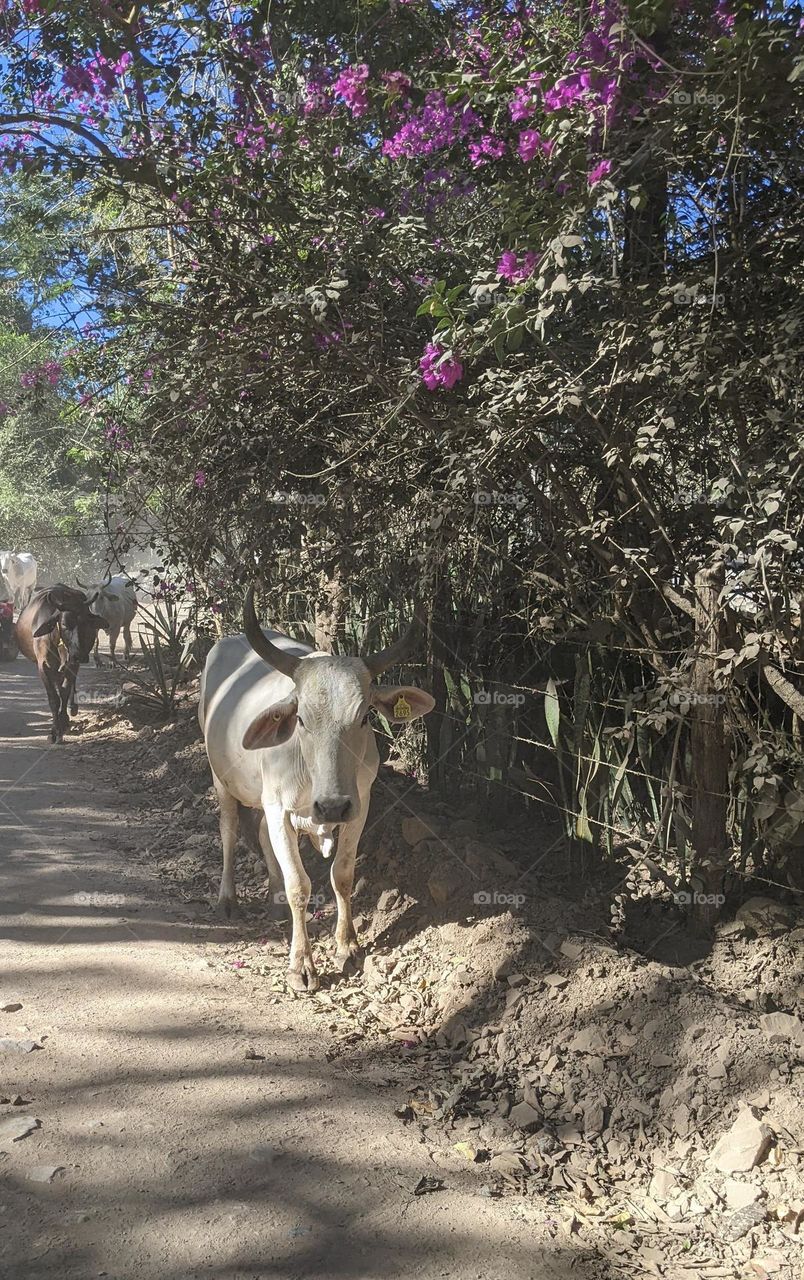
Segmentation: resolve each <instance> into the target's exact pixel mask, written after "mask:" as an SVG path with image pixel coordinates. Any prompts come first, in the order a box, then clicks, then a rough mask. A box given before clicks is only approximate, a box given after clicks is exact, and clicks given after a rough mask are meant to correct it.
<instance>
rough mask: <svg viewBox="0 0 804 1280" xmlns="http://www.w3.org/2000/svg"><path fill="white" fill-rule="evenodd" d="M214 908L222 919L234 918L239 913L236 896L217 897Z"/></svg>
mask: <svg viewBox="0 0 804 1280" xmlns="http://www.w3.org/2000/svg"><path fill="white" fill-rule="evenodd" d="M215 910H216V912H217V914H218V915H219V916H220V917H221V919H222V920H236V919H237V917H238V916H239V915H240V908H239V906H238V905H237V898H218V905H217V906H216V908H215Z"/></svg>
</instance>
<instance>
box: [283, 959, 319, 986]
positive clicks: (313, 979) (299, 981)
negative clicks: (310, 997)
mask: <svg viewBox="0 0 804 1280" xmlns="http://www.w3.org/2000/svg"><path fill="white" fill-rule="evenodd" d="M288 986H289V987H290V989H291V991H317V990H318V974H317V973H316V971H315V965H314V964H313V962H312V960H306V961H305V962H304V967H303V969H301V970H300V971H299V970H297V969H288Z"/></svg>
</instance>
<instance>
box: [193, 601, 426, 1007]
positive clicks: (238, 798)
mask: <svg viewBox="0 0 804 1280" xmlns="http://www.w3.org/2000/svg"><path fill="white" fill-rule="evenodd" d="M244 622H245V635H239V636H230V637H228V638H226V639H224V640H220V641H218V643H217V644H216V645H215V646H214V648H213V649H212V650H211V651H210V653H209V654H208V656H207V660H206V664H205V666H204V673H203V676H202V679H201V691H200V701H199V708H198V719H199V723H200V725H201V729H202V731H203V734H204V741H205V744H206V749H207V755H208V757H209V763H210V767H211V769H212V779H213V782H214V784H215V790H216V792H217V794H218V801H219V803H220V831H221V842H222V844H223V874H222V876H221V886H220V894H219V898H218V903H219V907H220V909H221V910H222V911H223V912H224V914H225V915H227V916H228V915H230V914H231V913H232V911H233V910H234V909H235V908H236V904H237V897H236V891H235V880H234V850H235V844H236V842H237V831H238V804H241V805H244V806H245V807H247V808H251V809H262V811H263V815H264V819H263V820H262V821H261V822H260V829H259V838H260V844H261V846H262V850H263V853H264V854H265V860H266V862H267V864H268V871H269V875H270V874H271V873H272V872H275V870H276V863H277V862H278V864H279V868H280V869H281V872H282V877H283V880H284V891H285V896H286V900H287V902H288V905H289V906H290V910H291V915H292V917H293V936H292V939H291V944H290V964H289V972H288V984H289V985H290V986H291V987H292V988H293V990H295V991H304V990H308V991H314V990H315V989H316V987H317V986H318V975H317V973H316V969H315V965H314V963H313V954H312V950H311V948H310V940H309V938H308V936H307V924H306V910H307V904H308V902H309V900H310V877H309V876H308V875H307V872H306V871H305V870H304V867H303V866H302V862H301V859H300V857H299V842H298V832H300V831H302V832H306V833H307V834H309V835H310V836H311V838H312V839H313V842H314V843H315V844H316V845H317V846H318V847H319V849H320V850H321V852H323V853H324V855H325V856H328V854H329V852H330V851H331V849H332V846H333V843H334V836H335V830H336V828H338V829H339V834H338V847H337V853H336V855H335V859H334V862H333V864H332V873H331V879H332V887H333V890H334V892H335V900H336V902H337V905H338V920H337V925H336V928H335V941H336V948H337V957H336V963H337V965H338V967H339V968H340V969H341V970H343V969H344V968H345V967H346V965H347V964H348V962H349V959H350V957H354V956H356V955H357V952H358V945H357V936H356V934H355V930H354V925H353V924H352V906H351V896H352V882H353V880H354V868H355V855H356V853H357V843H358V840H359V839H360V835H361V832H362V830H363V827H364V826H365V822H366V816H367V813H368V804H369V794H370V792H371V787H372V784H373V782H374V779H375V778H376V776H377V769H378V767H379V755H378V752H377V745H376V743H375V741H374V731H373V729H372V728H371V726H370V725H369V711H370V709H371V708H372V707H378V708H379V709H380V710H381V711H382V712H383V714H384V715H385V717H386V718H387V719H388V720H389V721H393V722H395V723H398V724H407V723H408V722H409V721H411V720H415V719H416V718H417V717H419V716H424V715H427V713H428V712H429V711H432V709H433V707H434V705H435V701H434V699H433V698H432V697H431V696H430V694H429V693H424V692H423V691H422V690H421V689H416V688H413V687H410V686H407V685H405V686H397V687H394V688H377V687H376V686H372V683H371V682H372V678H373V677H374V676H376V675H379V674H380V672H382V671H385V670H387V668H388V667H391V666H393V665H394V664H395V663H397V662H400V661H401V660H402V659H403V658H404V657H405V655H406V654H407V652H408V650H409V648H410V646H411V644H412V640H413V636H414V630H415V623H414V625H413V626H412V627H411V628H410V629H409V630H408V632H407V633H406V635H405V636H404V637H403V638H402V639H401V640H399V641H397V643H396V644H394V645H391V647H390V648H388V649H384V650H382V652H380V653H376V654H373V655H371V656H369V657H365V658H340V657H337V658H336V657H333V656H332V655H331V654H326V653H316V652H313V651H312V650H311V649H309V648H308V647H307V646H306V645H303V644H297V643H296V642H295V641H293V640H289V639H288V638H287V637H286V636H282V635H279V634H278V633H277V632H274V631H267V632H265V631H263V630H262V628H261V627H260V625H259V622H258V621H257V616H256V614H255V612H254V599H253V589H251V590H249V592H248V595H247V596H246V603H245V609H244Z"/></svg>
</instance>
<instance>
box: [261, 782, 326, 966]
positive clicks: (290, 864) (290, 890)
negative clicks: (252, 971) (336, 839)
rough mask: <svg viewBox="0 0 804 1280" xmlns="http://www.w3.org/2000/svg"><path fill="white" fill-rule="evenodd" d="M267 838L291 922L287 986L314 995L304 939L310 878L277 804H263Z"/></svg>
mask: <svg viewBox="0 0 804 1280" xmlns="http://www.w3.org/2000/svg"><path fill="white" fill-rule="evenodd" d="M263 808H264V809H265V822H266V826H267V828H268V838H269V840H270V842H271V847H272V848H273V851H274V854H275V855H276V860H277V862H278V863H279V866H280V868H281V870H282V879H283V880H284V882H285V897H286V898H287V900H288V906H289V907H290V914H291V918H292V921H293V935H292V937H291V940H290V963H289V965H288V986H289V987H291V988H292V989H293V990H294V991H315V990H316V989H317V987H318V974H317V972H316V967H315V964H314V963H313V950H312V947H311V946H310V939H309V937H308V936H307V904H308V902H309V901H310V877H309V876H308V874H307V872H306V871H305V869H304V867H303V866H302V860H301V858H300V857H299V841H298V838H297V836H296V832H295V831H294V830H293V826H292V825H291V821H290V814H289V813H286V811H285V810H284V809H283V807H282V805H280V804H263Z"/></svg>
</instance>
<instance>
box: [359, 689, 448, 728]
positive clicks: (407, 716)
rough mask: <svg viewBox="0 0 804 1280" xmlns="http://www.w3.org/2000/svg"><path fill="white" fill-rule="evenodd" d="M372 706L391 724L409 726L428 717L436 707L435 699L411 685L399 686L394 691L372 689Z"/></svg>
mask: <svg viewBox="0 0 804 1280" xmlns="http://www.w3.org/2000/svg"><path fill="white" fill-rule="evenodd" d="M371 705H372V706H373V707H377V708H378V710H379V711H381V712H382V713H383V715H384V716H385V718H386V720H389V721H390V722H391V724H407V723H408V721H409V720H418V719H419V717H420V716H426V715H427V713H428V712H429V711H432V709H433V707H434V706H435V698H434V697H433V696H432V694H430V693H425V692H424V689H416V688H415V687H414V686H413V685H411V684H398V685H395V686H394V688H393V689H383V688H382V687H380V688H377V689H372V691H371Z"/></svg>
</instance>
